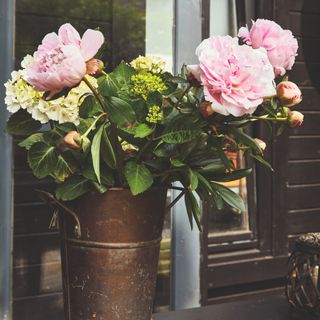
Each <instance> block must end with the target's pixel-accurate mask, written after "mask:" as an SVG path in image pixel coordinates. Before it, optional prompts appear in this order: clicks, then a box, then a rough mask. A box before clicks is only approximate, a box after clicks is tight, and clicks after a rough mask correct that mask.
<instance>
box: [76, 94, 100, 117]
mask: <svg viewBox="0 0 320 320" xmlns="http://www.w3.org/2000/svg"><path fill="white" fill-rule="evenodd" d="M98 113H99V114H100V113H103V110H102V107H101V105H100V104H99V103H98V101H97V99H96V98H95V97H94V96H92V95H88V96H87V97H86V98H85V99H84V100H83V102H82V104H81V105H80V107H79V115H80V117H81V118H89V117H92V116H94V115H96V114H98Z"/></svg>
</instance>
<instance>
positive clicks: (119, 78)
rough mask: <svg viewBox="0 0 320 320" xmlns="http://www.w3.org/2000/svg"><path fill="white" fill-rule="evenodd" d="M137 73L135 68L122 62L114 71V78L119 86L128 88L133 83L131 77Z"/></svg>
mask: <svg viewBox="0 0 320 320" xmlns="http://www.w3.org/2000/svg"><path fill="white" fill-rule="evenodd" d="M135 73H136V71H135V69H134V68H132V67H131V66H129V65H127V64H126V63H124V62H121V63H120V64H119V65H118V66H117V67H116V68H115V69H114V70H113V72H112V78H113V79H114V80H115V82H116V83H117V85H118V87H119V88H123V89H126V88H128V87H129V86H130V84H131V77H132V76H133V75H134V74H135Z"/></svg>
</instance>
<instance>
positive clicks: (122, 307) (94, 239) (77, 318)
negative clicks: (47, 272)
mask: <svg viewBox="0 0 320 320" xmlns="http://www.w3.org/2000/svg"><path fill="white" fill-rule="evenodd" d="M166 193H167V190H166V189H164V188H153V189H151V190H149V191H147V192H145V193H143V194H141V195H138V196H132V195H131V193H130V191H129V190H126V189H111V190H109V191H107V192H106V193H105V194H96V193H91V194H87V195H85V196H83V197H81V198H80V199H79V200H78V201H76V203H75V204H74V206H73V211H74V213H76V215H70V214H65V213H61V214H60V232H61V249H62V250H61V257H62V270H63V271H62V273H63V285H64V302H65V316H66V320H115V319H121V320H150V319H151V314H152V307H153V299H154V293H155V285H156V276H157V264H158V259H159V249H160V240H161V233H162V228H163V220H164V212H165V200H166Z"/></svg>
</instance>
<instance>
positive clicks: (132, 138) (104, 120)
mask: <svg viewBox="0 0 320 320" xmlns="http://www.w3.org/2000/svg"><path fill="white" fill-rule="evenodd" d="M137 79H139V81H138V80H137ZM84 81H85V83H87V85H88V86H89V87H90V89H91V90H92V95H87V96H86V97H84V98H83V99H82V100H81V105H80V107H79V115H80V121H79V123H76V124H75V123H63V124H59V122H57V121H51V123H50V124H51V126H50V127H49V126H43V127H42V128H41V124H40V122H36V121H35V120H33V119H32V116H31V115H30V114H29V113H28V112H26V111H25V110H20V111H19V112H17V113H16V114H14V115H12V116H11V118H10V119H9V121H8V124H7V131H8V132H9V133H10V134H14V135H30V134H31V135H30V136H27V137H26V139H25V140H24V141H22V142H21V143H20V146H21V147H24V148H26V149H27V151H28V162H29V165H30V167H31V169H32V170H33V173H34V174H35V176H37V177H38V178H44V177H47V176H50V177H52V178H53V179H54V180H55V181H56V182H57V190H56V197H57V199H60V200H64V201H68V200H73V199H76V198H77V197H79V196H81V195H83V194H85V193H86V192H88V191H92V190H95V191H96V192H100V193H103V192H107V190H108V189H109V188H111V187H123V188H130V190H131V192H132V194H133V195H138V194H140V193H143V192H144V191H146V190H148V189H149V188H150V187H152V186H155V185H158V186H159V185H161V186H166V187H170V186H172V184H173V183H175V182H179V183H180V184H181V185H182V188H183V192H184V194H185V203H186V208H187V213H188V217H189V220H190V223H191V225H192V224H193V221H195V223H196V224H197V225H198V226H199V225H200V223H199V219H200V218H199V216H200V208H199V205H198V202H197V200H196V198H195V193H197V194H198V196H199V197H200V199H202V200H204V201H206V200H208V201H212V199H213V201H215V203H216V206H217V207H218V208H221V207H222V206H223V203H224V202H225V203H227V204H228V205H230V206H232V207H236V208H238V209H239V210H241V211H243V210H245V208H244V204H243V201H242V199H241V197H240V196H239V195H238V194H236V193H234V192H233V191H232V190H230V189H229V188H227V187H225V186H224V185H223V184H222V183H223V182H227V181H233V180H237V179H240V178H243V177H246V176H248V175H249V174H250V173H251V168H245V169H239V168H235V167H234V165H233V162H232V161H231V159H230V158H229V156H228V154H229V152H241V153H245V154H248V155H249V156H251V157H253V158H255V159H257V160H258V161H260V162H262V163H264V164H265V165H267V166H270V165H269V164H268V163H267V161H266V160H264V158H263V149H262V148H261V146H260V145H259V143H258V142H257V141H256V140H255V139H253V138H252V137H251V136H250V135H248V133H247V131H246V129H245V128H246V127H248V126H249V125H250V124H252V123H253V122H255V121H258V120H260V121H264V122H268V121H276V122H277V121H278V120H279V122H280V121H283V119H285V120H286V119H287V118H286V117H287V111H286V109H285V107H283V106H281V104H280V103H279V100H278V99H277V97H273V98H272V99H265V100H264V102H263V104H262V106H261V107H260V108H259V116H256V115H254V116H252V115H248V114H247V115H244V116H241V117H234V116H232V115H228V116H224V115H221V114H218V113H215V112H213V113H212V114H209V115H208V114H204V113H203V112H202V106H203V103H204V95H203V88H202V87H201V86H200V84H199V83H197V82H196V81H194V79H190V78H189V77H188V76H187V73H186V69H185V67H183V68H182V71H181V74H180V75H178V76H173V75H171V74H170V73H167V72H163V71H162V70H157V72H156V73H154V72H152V71H144V70H142V71H139V70H137V69H135V68H133V67H132V66H131V65H129V64H127V63H125V62H122V63H120V64H119V65H118V67H116V68H115V69H114V70H113V72H111V73H105V72H102V74H100V76H99V77H98V79H97V87H93V86H92V85H90V82H89V81H88V80H86V78H84ZM144 81H145V83H144ZM67 136H68V138H67Z"/></svg>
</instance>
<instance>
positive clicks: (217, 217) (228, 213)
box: [208, 152, 249, 235]
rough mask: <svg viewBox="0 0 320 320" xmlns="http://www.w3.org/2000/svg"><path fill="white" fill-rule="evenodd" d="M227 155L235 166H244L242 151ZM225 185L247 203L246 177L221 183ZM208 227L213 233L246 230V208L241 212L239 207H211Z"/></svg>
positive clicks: (247, 222)
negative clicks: (218, 208) (219, 208)
mask: <svg viewBox="0 0 320 320" xmlns="http://www.w3.org/2000/svg"><path fill="white" fill-rule="evenodd" d="M227 156H228V157H229V158H231V159H233V162H234V165H235V167H236V168H244V167H245V165H244V162H245V161H244V160H245V159H244V157H243V154H242V153H239V152H238V153H237V152H234V153H230V152H228V153H227ZM223 185H225V186H226V187H229V188H231V189H232V191H234V192H236V193H238V194H239V195H240V196H241V197H242V199H243V201H244V203H245V205H246V208H247V207H248V205H247V179H246V178H243V179H239V180H236V181H231V182H227V183H223ZM208 223H209V225H208V228H209V232H213V233H214V234H215V235H216V234H217V233H226V234H228V233H231V232H234V231H248V230H249V217H248V210H246V211H244V212H241V211H240V210H239V209H235V208H231V207H230V206H228V205H225V207H224V208H223V209H222V210H217V209H215V208H211V210H210V213H209V217H208Z"/></svg>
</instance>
